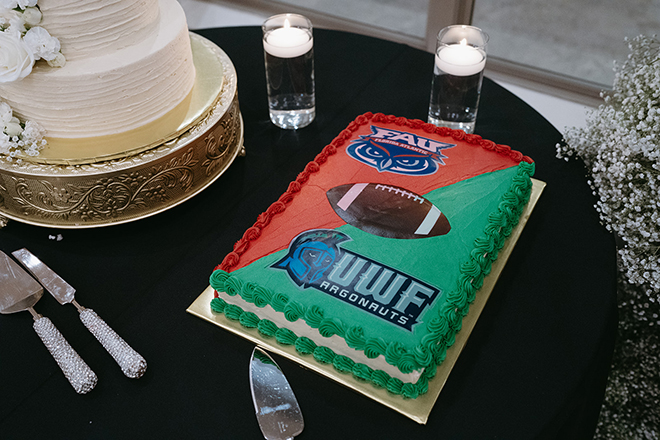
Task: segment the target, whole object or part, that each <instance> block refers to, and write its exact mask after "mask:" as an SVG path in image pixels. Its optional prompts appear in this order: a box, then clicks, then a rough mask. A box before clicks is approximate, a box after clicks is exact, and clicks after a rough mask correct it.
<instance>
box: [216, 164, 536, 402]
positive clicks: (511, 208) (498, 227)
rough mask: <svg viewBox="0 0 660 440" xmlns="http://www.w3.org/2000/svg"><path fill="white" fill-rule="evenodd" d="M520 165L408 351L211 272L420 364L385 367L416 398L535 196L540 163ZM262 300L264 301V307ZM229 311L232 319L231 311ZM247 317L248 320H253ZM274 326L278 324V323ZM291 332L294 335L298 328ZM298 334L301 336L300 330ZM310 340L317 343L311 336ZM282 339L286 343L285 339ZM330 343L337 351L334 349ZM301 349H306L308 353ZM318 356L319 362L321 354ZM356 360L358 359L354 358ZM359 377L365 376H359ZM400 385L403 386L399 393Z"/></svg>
mask: <svg viewBox="0 0 660 440" xmlns="http://www.w3.org/2000/svg"><path fill="white" fill-rule="evenodd" d="M517 167H518V172H517V174H516V176H514V177H513V179H512V184H511V186H510V187H509V189H508V191H507V192H506V193H505V194H503V195H502V197H501V199H500V203H499V206H498V209H497V211H494V212H492V213H491V214H490V215H489V216H488V224H487V225H486V227H485V229H484V236H482V237H478V238H476V239H475V241H474V245H475V246H474V249H473V250H472V251H471V253H470V258H469V259H468V260H467V261H465V262H464V263H462V264H461V269H460V272H461V273H460V276H459V281H458V286H456V289H455V290H453V291H450V292H449V293H448V295H447V300H446V301H445V303H444V304H443V306H442V308H441V310H440V311H439V313H438V316H436V317H435V318H432V319H431V320H430V322H429V323H428V324H427V327H426V328H427V330H428V334H427V335H425V336H424V337H423V338H422V342H421V343H420V344H419V345H417V346H416V347H415V348H414V349H413V350H411V351H406V350H405V349H404V347H403V346H402V344H400V343H398V342H390V343H387V342H386V341H384V340H383V339H382V338H365V337H364V330H363V329H362V327H360V326H350V327H348V328H347V326H346V325H345V324H344V323H343V322H342V321H341V320H339V319H337V318H321V317H322V316H323V315H324V313H323V310H321V309H320V308H319V307H310V308H309V309H308V310H305V307H304V306H303V305H302V304H299V303H296V302H295V301H290V300H289V298H288V296H287V295H286V294H283V293H273V292H270V291H269V290H268V289H265V288H263V287H260V286H257V285H256V284H254V283H249V282H248V283H244V282H243V281H242V280H240V279H237V278H235V277H233V276H232V275H231V274H229V273H227V272H225V271H223V270H220V269H218V270H215V271H214V272H213V273H212V274H211V278H210V284H211V286H212V287H213V288H214V289H215V290H216V291H224V292H226V293H227V294H229V295H230V296H233V295H236V294H240V296H241V297H242V298H243V299H244V300H245V301H248V302H250V303H253V304H255V305H257V306H258V307H263V306H264V305H265V304H270V305H271V307H273V309H275V310H276V311H279V312H282V313H284V316H285V318H286V319H287V320H288V321H291V322H293V321H296V320H297V319H300V318H301V317H302V318H303V319H304V320H305V322H306V323H307V324H308V325H310V327H313V328H318V330H319V332H320V333H321V335H323V336H327V337H329V336H332V335H335V334H336V335H338V336H340V337H342V338H344V340H345V341H346V343H347V344H348V346H349V347H351V348H354V349H357V350H362V351H364V353H365V355H366V356H367V357H369V358H375V357H377V356H378V355H383V356H384V357H385V360H386V361H387V362H388V363H390V364H391V365H394V366H395V367H397V368H398V369H399V370H400V371H401V372H402V373H410V372H412V371H413V370H416V369H419V370H423V373H422V376H421V377H420V379H419V380H418V381H417V383H415V384H411V383H405V384H404V383H403V382H402V381H401V380H400V379H397V378H392V377H391V376H389V375H387V373H385V372H381V373H383V374H386V375H387V376H388V377H389V380H388V382H387V384H388V385H387V389H388V390H389V391H390V392H393V393H395V394H402V395H404V396H405V397H409V398H416V397H417V396H419V395H420V394H423V393H425V392H426V390H427V389H428V380H430V379H431V378H432V377H433V376H434V375H435V370H436V369H435V368H429V367H437V366H438V365H440V363H441V362H442V361H443V360H444V359H445V356H446V353H447V349H448V348H449V347H451V345H452V344H453V343H454V341H455V337H456V333H458V331H459V330H460V329H461V325H462V320H463V317H464V316H465V315H467V313H468V311H469V307H470V304H471V303H472V302H473V301H474V298H475V295H476V292H477V291H478V290H479V289H480V288H481V286H482V284H483V279H484V277H485V276H486V275H488V274H489V273H490V269H491V266H492V263H493V261H495V260H496V259H497V256H498V253H499V251H500V250H501V249H502V247H503V246H504V242H505V241H506V239H507V238H508V237H509V235H510V234H511V231H512V230H513V228H514V227H515V226H517V224H518V222H519V219H520V215H521V213H522V210H523V209H524V207H525V205H526V204H527V202H528V201H529V197H530V194H531V189H532V182H531V176H532V175H533V174H534V170H535V165H534V163H528V162H520V163H519V164H518V166H517ZM245 289H247V290H245ZM244 290H245V291H244ZM255 298H256V299H255ZM215 299H219V298H215ZM215 299H214V300H215ZM257 302H258V303H259V304H262V305H261V306H259V305H258V304H257ZM212 307H213V306H212ZM233 307H236V308H237V309H239V310H240V311H241V312H242V309H240V307H238V306H231V305H230V308H233ZM223 309H224V307H223ZM214 310H215V309H214ZM244 313H250V312H244ZM308 314H309V316H308ZM225 316H227V317H228V318H229V319H232V317H231V316H230V315H229V314H227V313H226V312H225ZM255 316H256V315H255ZM319 318H321V319H319ZM236 319H238V320H239V322H240V323H241V325H243V326H245V327H248V326H247V325H245V324H244V323H243V321H242V320H240V319H239V318H236ZM257 319H258V317H257ZM244 320H245V321H246V322H247V319H244ZM262 321H263V320H262ZM269 322H270V321H269ZM273 325H274V326H275V327H277V326H276V325H275V324H274V323H273ZM280 330H286V329H280ZM291 333H292V334H293V332H291ZM293 336H294V337H295V335H293ZM302 338H305V337H302ZM305 339H307V340H308V338H305ZM296 341H297V339H296ZM308 341H309V342H311V343H312V344H314V342H312V341H311V340H308ZM278 342H280V340H279V339H278ZM280 343H282V342H280ZM291 344H293V342H292V343H291ZM291 344H285V345H291ZM314 345H315V344H314ZM324 348H327V350H329V351H330V352H332V350H331V349H330V348H328V347H324ZM296 350H297V351H298V345H296ZM301 353H302V354H304V353H303V352H301ZM333 353H334V352H333ZM335 356H337V357H339V356H341V357H342V358H346V359H349V360H350V358H347V357H346V356H342V355H335ZM314 359H316V360H317V361H318V359H317V358H316V356H315V357H314ZM319 362H320V361H319ZM342 362H345V361H342ZM351 362H353V363H355V362H354V361H352V360H351ZM322 363H323V362H322ZM356 365H360V367H359V368H361V369H364V368H368V369H370V368H369V367H368V366H366V365H364V364H356ZM333 366H334V367H335V369H337V370H338V371H345V369H344V370H342V368H340V367H338V366H337V365H335V363H334V362H333ZM377 371H380V370H377ZM363 375H364V373H363ZM379 375H380V373H379ZM355 376H356V377H358V378H360V376H359V375H355ZM380 377H382V375H380ZM370 381H371V382H372V383H373V384H374V385H376V386H381V387H382V385H381V384H382V383H383V381H382V380H379V381H375V380H373V378H372V379H370ZM392 381H395V382H396V381H398V382H401V386H400V387H399V386H398V385H397V386H391V384H390V383H391V382H392ZM410 387H414V390H411V389H410ZM390 388H392V389H390ZM399 388H400V391H398V392H397V389H399Z"/></svg>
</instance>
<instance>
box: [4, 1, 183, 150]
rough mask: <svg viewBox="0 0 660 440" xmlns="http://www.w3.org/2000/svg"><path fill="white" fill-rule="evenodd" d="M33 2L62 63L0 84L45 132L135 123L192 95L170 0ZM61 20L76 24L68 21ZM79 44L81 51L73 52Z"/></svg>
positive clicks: (66, 133) (178, 20) (73, 133)
mask: <svg viewBox="0 0 660 440" xmlns="http://www.w3.org/2000/svg"><path fill="white" fill-rule="evenodd" d="M97 4H98V5H97ZM39 6H40V7H41V9H42V11H43V14H44V21H43V22H42V25H44V27H46V26H47V25H49V27H48V28H47V30H48V31H49V32H50V33H51V35H53V36H55V37H58V38H60V41H61V42H62V53H63V54H64V55H65V56H66V58H67V64H66V65H65V66H64V67H62V68H54V67H50V66H48V65H46V64H44V63H39V64H38V65H36V66H35V68H34V69H33V71H32V73H31V74H30V75H29V76H27V77H26V78H24V79H23V80H21V81H18V82H15V83H11V84H7V85H3V86H1V87H0V97H2V99H3V100H4V101H6V102H7V103H8V104H9V105H10V106H11V107H12V109H13V110H14V112H15V113H17V114H18V115H19V116H22V117H24V118H25V119H29V120H34V121H37V122H39V123H40V124H41V125H42V126H43V127H44V128H45V129H46V132H47V133H46V135H47V136H48V137H58V138H75V137H94V136H102V135H110V134H116V133H121V132H124V131H128V130H132V129H135V128H139V127H141V126H143V125H145V124H147V123H149V122H151V121H154V120H156V119H158V118H159V117H161V116H163V115H164V114H166V113H167V112H169V111H170V110H171V109H173V108H174V107H175V106H176V105H177V104H179V103H180V102H181V101H182V100H183V99H184V98H185V97H186V96H187V95H188V94H189V93H190V91H191V89H192V87H193V84H194V82H195V68H194V65H193V60H192V52H191V49H190V36H189V34H188V26H187V24H186V18H185V14H184V12H183V10H182V9H181V6H180V5H179V3H178V2H177V1H176V0H40V2H39ZM98 6H101V7H100V8H99V7H98ZM67 11H68V12H67ZM77 14H79V15H77ZM67 16H68V18H67ZM154 17H155V19H154ZM67 20H69V22H70V23H73V22H76V23H75V24H72V25H71V26H69V27H67V26H66V25H65V24H64V23H65V22H66V21H67ZM49 22H50V23H49ZM100 22H102V23H103V24H101V23H100ZM58 29H61V30H62V32H63V33H64V34H65V35H64V36H60V35H58ZM132 32H133V33H132ZM78 43H80V45H81V46H80V50H81V51H82V52H84V51H86V50H88V51H89V52H88V53H87V55H86V56H84V57H77V56H75V55H74V53H75V51H76V50H78V49H79V48H78V46H77V44H78Z"/></svg>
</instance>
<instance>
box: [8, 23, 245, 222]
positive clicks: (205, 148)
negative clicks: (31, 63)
mask: <svg viewBox="0 0 660 440" xmlns="http://www.w3.org/2000/svg"><path fill="white" fill-rule="evenodd" d="M191 42H192V49H193V56H194V62H195V68H196V70H197V79H196V83H195V86H194V88H193V91H192V92H191V96H190V97H189V98H188V99H187V100H186V101H185V104H184V105H186V106H187V108H185V109H181V108H178V109H177V112H178V114H180V115H183V116H182V117H176V118H174V119H173V118H171V117H169V119H168V117H165V118H163V119H162V120H160V121H156V123H155V124H157V125H158V129H156V126H155V125H149V126H148V128H145V129H144V130H142V132H141V133H130V137H127V136H125V135H118V136H117V137H116V138H114V137H110V138H109V139H104V142H105V144H106V145H108V146H112V145H113V144H117V143H119V144H120V145H122V151H124V153H117V152H108V151H107V150H106V151H102V152H101V153H92V155H90V156H89V157H86V158H85V157H72V156H71V151H74V150H73V149H67V148H63V149H62V150H61V151H65V153H63V154H62V155H61V156H59V157H58V155H57V152H53V151H52V149H51V150H49V151H48V152H47V154H45V155H44V156H43V157H37V158H35V159H32V160H30V159H29V158H21V160H20V161H16V160H11V161H10V160H8V158H7V157H5V156H3V155H0V227H2V226H3V225H4V224H6V222H7V219H11V220H16V221H20V222H23V223H28V224H33V225H37V226H49V227H58V228H89V227H100V226H108V225H114V224H120V223H126V222H129V221H134V220H138V219H141V218H145V217H148V216H151V215H154V214H157V213H159V212H162V211H164V210H166V209H169V208H171V207H173V206H176V205H178V204H180V203H182V202H184V201H185V200H187V199H189V198H190V197H192V196H194V195H195V194H197V193H198V192H200V191H201V190H203V189H204V188H206V187H207V186H208V185H210V184H211V183H213V182H214V181H215V180H216V179H217V178H218V177H219V176H220V175H221V174H222V173H223V172H224V171H225V170H226V169H227V168H228V167H229V165H231V163H232V162H233V161H234V159H235V158H236V156H238V155H239V154H244V149H243V121H242V118H241V114H240V109H239V106H238V95H237V78H236V71H235V69H234V66H233V65H232V63H231V60H230V59H229V57H228V56H227V55H226V54H225V53H224V52H223V51H222V50H221V49H220V48H219V47H217V46H216V45H215V44H213V43H212V42H210V41H209V40H207V39H205V38H203V37H201V36H199V35H196V34H191ZM167 121H174V122H172V124H173V125H172V126H171V127H170V129H167V128H165V129H164V128H163V123H164V122H165V123H167ZM149 127H150V128H149ZM106 138H107V137H106ZM92 141H93V140H92ZM62 142H66V141H63V140H62V139H58V140H56V142H55V144H60V143H62ZM85 142H88V143H93V142H90V140H89V139H88V140H72V141H71V144H81V143H85ZM51 148H52V147H51ZM3 217H4V218H3Z"/></svg>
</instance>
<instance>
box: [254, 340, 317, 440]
mask: <svg viewBox="0 0 660 440" xmlns="http://www.w3.org/2000/svg"><path fill="white" fill-rule="evenodd" d="M250 390H251V391H252V401H253V402H254V410H255V412H256V415H257V421H258V422H259V427H260V428H261V432H262V434H263V436H264V438H265V439H266V440H291V439H293V438H294V437H295V436H297V435H298V434H300V433H301V432H302V431H303V428H304V427H305V422H304V421H303V416H302V412H301V411H300V406H299V405H298V401H297V400H296V396H295V395H294V394H293V390H292V389H291V386H289V382H288V381H287V380H286V377H284V373H282V370H280V367H279V366H278V365H277V364H276V363H275V361H274V360H273V359H272V358H271V357H270V356H269V355H268V354H267V353H266V352H265V351H263V350H262V349H260V348H259V347H254V350H253V351H252V357H251V358H250Z"/></svg>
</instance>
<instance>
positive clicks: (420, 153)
mask: <svg viewBox="0 0 660 440" xmlns="http://www.w3.org/2000/svg"><path fill="white" fill-rule="evenodd" d="M371 131H372V133H371V134H369V135H362V136H360V139H356V140H353V141H351V145H349V146H348V148H347V149H346V152H347V153H348V155H349V156H351V157H352V158H353V159H356V160H358V161H360V162H362V163H365V164H367V165H369V166H372V167H374V168H376V169H377V170H378V171H379V172H384V171H387V172H391V173H396V174H404V175H409V176H426V175H429V174H433V173H435V172H436V171H437V170H438V165H445V162H444V159H447V156H445V155H443V154H442V152H441V151H442V150H445V149H447V148H452V147H455V146H456V144H448V143H445V142H438V141H435V140H433V139H428V138H424V137H421V136H417V135H415V134H412V133H408V132H405V131H398V130H392V129H384V128H380V127H376V126H375V125H372V126H371Z"/></svg>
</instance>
